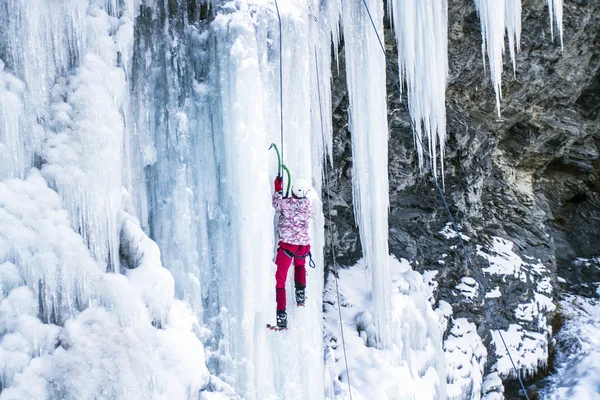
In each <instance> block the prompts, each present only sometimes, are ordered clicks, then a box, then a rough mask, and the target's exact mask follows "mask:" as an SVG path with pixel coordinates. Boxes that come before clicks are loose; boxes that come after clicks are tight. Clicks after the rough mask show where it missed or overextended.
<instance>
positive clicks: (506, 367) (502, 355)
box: [491, 324, 548, 377]
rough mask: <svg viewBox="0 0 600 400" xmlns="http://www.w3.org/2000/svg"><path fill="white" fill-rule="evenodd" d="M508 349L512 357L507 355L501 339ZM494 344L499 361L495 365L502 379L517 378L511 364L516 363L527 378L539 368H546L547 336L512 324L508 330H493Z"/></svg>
mask: <svg viewBox="0 0 600 400" xmlns="http://www.w3.org/2000/svg"><path fill="white" fill-rule="evenodd" d="M499 332H500V333H502V338H503V339H504V343H506V346H507V347H508V351H509V352H510V357H509V355H508V354H507V353H506V348H505V347H504V344H503V342H502V339H501V338H500V334H499ZM491 333H492V342H493V343H494V347H495V349H496V356H497V357H498V361H497V362H496V364H495V365H494V369H495V370H496V371H497V372H498V374H499V375H500V376H501V377H507V376H509V375H511V376H513V377H515V370H514V368H513V365H512V363H511V359H510V358H511V357H512V360H513V361H514V363H515V367H516V368H517V370H518V371H519V373H522V374H524V376H525V377H531V376H533V375H534V374H535V373H536V372H537V370H538V368H539V367H544V366H546V362H547V360H548V340H547V339H546V335H545V334H542V333H537V332H530V331H526V330H524V329H523V328H522V327H521V325H518V324H510V325H509V327H508V329H507V330H500V331H496V330H492V331H491Z"/></svg>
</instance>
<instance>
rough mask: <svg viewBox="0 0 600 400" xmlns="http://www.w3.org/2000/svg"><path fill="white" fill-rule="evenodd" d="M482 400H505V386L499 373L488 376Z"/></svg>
mask: <svg viewBox="0 0 600 400" xmlns="http://www.w3.org/2000/svg"><path fill="white" fill-rule="evenodd" d="M481 394H482V397H481V399H482V400H504V384H503V383H502V379H501V378H500V376H498V373H497V372H492V373H491V374H488V375H487V376H486V377H485V379H484V380H483V385H482V387H481Z"/></svg>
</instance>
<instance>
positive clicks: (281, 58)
mask: <svg viewBox="0 0 600 400" xmlns="http://www.w3.org/2000/svg"><path fill="white" fill-rule="evenodd" d="M275 9H276V10H277V19H278V21H279V116H280V119H281V125H280V134H281V165H285V163H284V162H283V67H282V65H283V44H282V43H283V40H282V39H283V37H282V35H281V15H280V14H279V5H278V4H277V0H275ZM279 176H281V177H283V171H281V169H280V170H279Z"/></svg>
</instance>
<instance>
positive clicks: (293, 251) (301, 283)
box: [275, 242, 310, 311]
mask: <svg viewBox="0 0 600 400" xmlns="http://www.w3.org/2000/svg"><path fill="white" fill-rule="evenodd" d="M286 250H287V253H286ZM309 251H310V245H306V246H301V245H296V244H289V243H285V242H279V248H278V249H277V257H276V258H275V264H277V272H276V273H275V281H276V284H275V293H276V300H277V311H279V310H285V305H286V304H285V280H286V279H287V273H288V270H289V269H290V264H291V263H292V259H293V260H294V266H295V268H294V283H295V285H296V289H304V288H305V287H306V268H305V265H306V257H307V256H308V252H309Z"/></svg>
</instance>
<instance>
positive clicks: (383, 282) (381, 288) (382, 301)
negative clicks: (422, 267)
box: [342, 0, 390, 347]
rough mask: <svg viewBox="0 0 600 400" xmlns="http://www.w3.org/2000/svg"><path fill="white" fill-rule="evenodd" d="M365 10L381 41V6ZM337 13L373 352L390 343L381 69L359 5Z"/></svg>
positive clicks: (385, 138) (379, 54) (347, 5)
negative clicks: (372, 323) (374, 343)
mask: <svg viewBox="0 0 600 400" xmlns="http://www.w3.org/2000/svg"><path fill="white" fill-rule="evenodd" d="M367 4H368V5H369V9H370V11H371V15H372V17H373V21H374V22H375V26H376V27H377V30H378V31H379V34H380V35H383V4H382V3H381V2H379V1H376V0H370V1H367ZM342 11H343V12H342V16H343V22H342V25H343V32H344V38H345V51H346V76H347V81H348V95H349V98H350V109H349V113H350V130H351V132H352V157H353V163H352V179H353V184H352V189H353V198H354V207H355V213H356V222H357V223H358V226H359V231H360V237H361V244H362V247H363V254H364V257H365V260H366V263H367V266H368V268H369V270H370V271H371V273H372V276H371V281H372V282H371V283H372V286H373V302H374V304H375V310H376V312H375V314H376V315H375V320H376V326H377V329H378V333H377V340H378V344H379V346H381V347H387V346H388V345H389V343H390V338H389V328H388V324H389V319H390V317H389V315H390V281H389V266H388V253H389V251H388V207H389V197H388V196H389V195H388V171H387V167H388V165H387V159H388V158H387V155H388V125H387V103H386V69H385V68H386V63H385V57H384V55H383V53H382V52H381V48H380V47H379V41H378V40H377V36H376V34H375V31H374V30H373V26H372V25H371V20H370V19H369V15H368V14H367V10H366V8H365V6H364V4H363V3H362V1H358V0H357V1H349V2H345V3H344V4H343V10H342ZM365 71H368V73H365Z"/></svg>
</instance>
